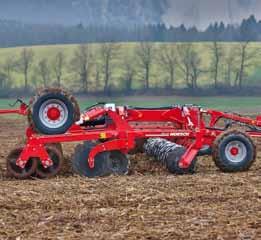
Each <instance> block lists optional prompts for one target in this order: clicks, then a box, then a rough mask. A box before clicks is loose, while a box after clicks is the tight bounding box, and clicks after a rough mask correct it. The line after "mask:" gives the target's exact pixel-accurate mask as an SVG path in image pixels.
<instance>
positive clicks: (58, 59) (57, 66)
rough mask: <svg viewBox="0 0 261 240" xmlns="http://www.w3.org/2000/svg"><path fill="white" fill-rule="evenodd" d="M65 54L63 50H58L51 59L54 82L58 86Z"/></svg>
mask: <svg viewBox="0 0 261 240" xmlns="http://www.w3.org/2000/svg"><path fill="white" fill-rule="evenodd" d="M65 64H66V62H65V55H64V54H63V52H61V51H59V52H58V53H57V54H56V55H55V58H54V61H53V70H54V73H55V77H56V82H57V85H58V87H61V81H62V75H63V68H64V66H65Z"/></svg>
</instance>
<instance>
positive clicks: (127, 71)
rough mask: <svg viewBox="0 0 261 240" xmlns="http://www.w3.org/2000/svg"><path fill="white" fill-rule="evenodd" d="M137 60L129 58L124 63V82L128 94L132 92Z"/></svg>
mask: <svg viewBox="0 0 261 240" xmlns="http://www.w3.org/2000/svg"><path fill="white" fill-rule="evenodd" d="M134 62H135V59H134V58H133V57H130V56H127V57H126V58H125V59H124V61H123V70H124V74H123V81H124V83H125V84H124V87H125V91H126V92H127V93H128V92H130V91H131V90H132V86H133V79H134V75H135V74H136V69H135V65H134Z"/></svg>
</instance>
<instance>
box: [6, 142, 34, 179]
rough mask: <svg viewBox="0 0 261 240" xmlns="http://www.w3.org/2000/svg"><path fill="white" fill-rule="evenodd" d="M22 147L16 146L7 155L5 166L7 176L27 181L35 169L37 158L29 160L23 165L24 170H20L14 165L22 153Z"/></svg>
mask: <svg viewBox="0 0 261 240" xmlns="http://www.w3.org/2000/svg"><path fill="white" fill-rule="evenodd" d="M23 149H24V146H17V147H16V148H14V149H13V150H12V151H11V152H10V153H9V155H8V157H7V161H6V165H7V176H10V177H14V178H17V179H27V178H29V177H30V176H32V175H33V174H34V173H35V171H36V167H37V158H30V159H29V160H28V162H27V163H26V165H25V168H20V167H19V166H17V165H16V161H17V159H18V158H19V156H20V154H21V153H22V151H23Z"/></svg>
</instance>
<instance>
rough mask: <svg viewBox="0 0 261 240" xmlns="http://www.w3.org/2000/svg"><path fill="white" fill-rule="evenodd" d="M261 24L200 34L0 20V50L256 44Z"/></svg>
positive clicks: (217, 26) (217, 27)
mask: <svg viewBox="0 0 261 240" xmlns="http://www.w3.org/2000/svg"><path fill="white" fill-rule="evenodd" d="M260 40H261V21H257V20H256V18H255V16H253V15H251V16H250V17H249V18H247V19H244V20H243V21H242V22H241V24H240V25H231V24H227V25H225V24H224V23H223V22H220V23H218V22H216V23H214V24H210V25H209V26H208V27H207V28H206V29H205V30H204V31H203V30H199V29H197V28H196V27H186V26H184V25H181V26H179V27H173V26H166V25H165V24H163V23H160V24H154V25H135V26H133V25H130V26H121V25H120V26H114V25H112V26H108V25H103V26H101V25H99V26H98V25H97V26H95V25H87V26H84V25H83V24H81V23H80V24H78V25H77V26H61V25H50V24H49V25H47V24H46V25H40V24H24V23H20V22H16V21H8V20H0V47H11V46H26V45H48V44H70V43H78V44H81V43H93V42H110V41H111V42H139V41H151V42H197V41H226V42H232V41H260Z"/></svg>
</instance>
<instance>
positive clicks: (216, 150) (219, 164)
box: [213, 129, 257, 172]
mask: <svg viewBox="0 0 261 240" xmlns="http://www.w3.org/2000/svg"><path fill="white" fill-rule="evenodd" d="M230 135H240V136H242V137H243V138H245V139H247V141H249V143H250V144H251V145H252V147H253V159H251V161H249V162H248V164H246V165H245V166H242V167H241V168H239V169H236V168H235V169H234V170H233V169H231V167H229V166H227V165H226V164H225V163H224V161H222V157H221V156H220V151H219V148H220V144H221V143H222V141H223V140H224V139H226V138H227V137H228V136H230ZM256 155H257V151H256V145H255V144H254V142H253V140H252V139H251V138H250V137H249V136H248V135H247V134H246V133H245V132H243V131H239V130H238V129H230V130H228V131H226V132H224V133H222V134H220V135H219V136H218V137H217V138H216V140H215V142H214V144H213V160H214V163H215V165H216V166H217V167H218V168H219V169H220V170H222V171H223V172H243V171H247V170H249V168H250V167H251V166H252V164H253V163H254V162H255V160H256Z"/></svg>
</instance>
